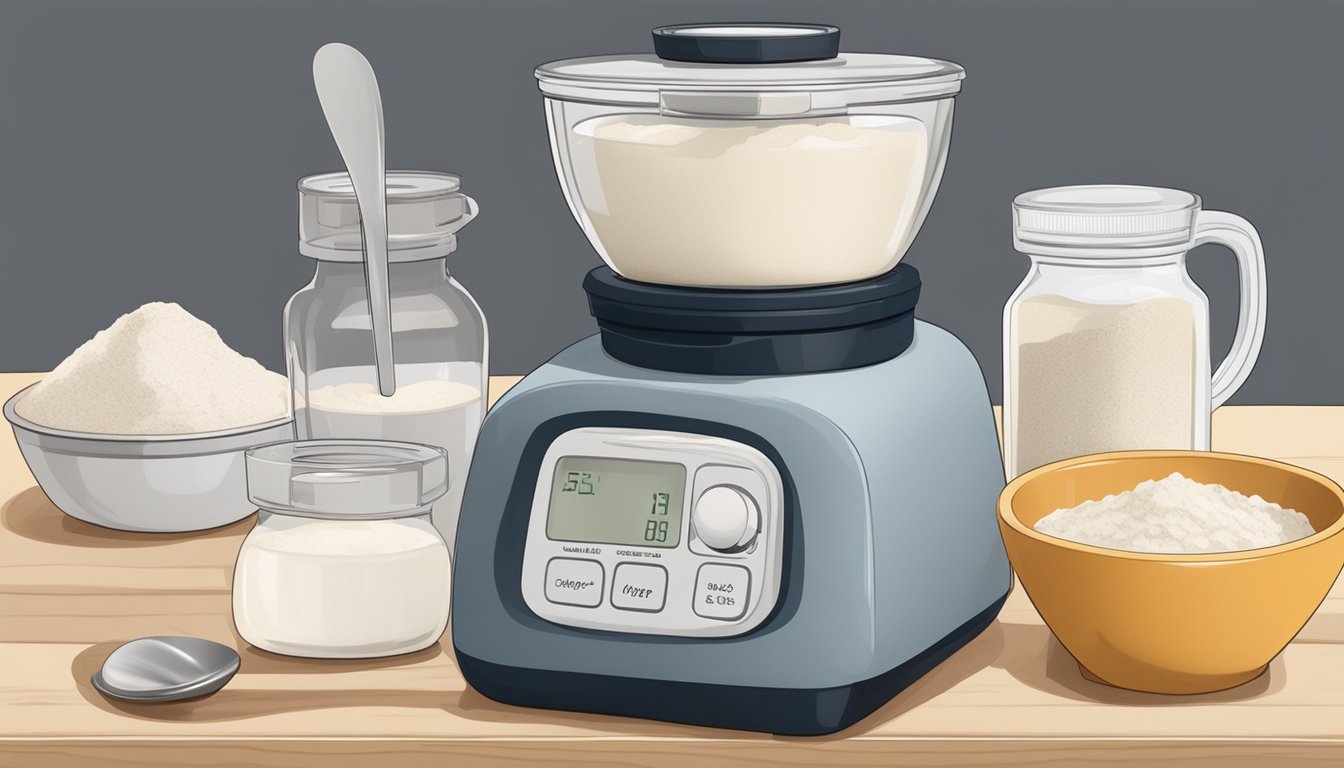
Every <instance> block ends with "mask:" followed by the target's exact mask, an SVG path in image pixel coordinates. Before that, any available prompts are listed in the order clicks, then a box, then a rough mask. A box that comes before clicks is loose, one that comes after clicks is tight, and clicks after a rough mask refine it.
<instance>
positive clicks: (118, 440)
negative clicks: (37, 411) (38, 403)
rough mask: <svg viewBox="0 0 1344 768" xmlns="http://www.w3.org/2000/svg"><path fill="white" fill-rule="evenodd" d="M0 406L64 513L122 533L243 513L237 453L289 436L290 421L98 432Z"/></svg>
mask: <svg viewBox="0 0 1344 768" xmlns="http://www.w3.org/2000/svg"><path fill="white" fill-rule="evenodd" d="M28 389H30V388H25V389H23V390H20V391H19V392H18V394H16V395H14V396H13V397H11V398H10V399H9V402H7V403H5V409H4V410H5V418H6V419H8V420H9V423H10V424H11V425H12V426H13V427H14V439H15V440H17V441H18V444H19V450H20V451H21V452H22V453H23V460H24V461H25V462H27V463H28V469H29V470H30V471H32V473H33V477H34V478H36V479H37V484H38V485H39V486H41V488H42V491H43V492H44V493H46V494H47V498H49V499H51V502H52V503H53V504H55V505H56V506H57V508H59V509H60V510H61V511H62V512H64V513H65V514H67V515H69V516H71V517H73V518H76V519H79V520H83V521H85V522H88V523H93V524H94V525H101V526H103V527H105V528H115V529H117V530H121V531H144V532H154V533H175V532H183V531H200V530H205V529H207V528H216V527H219V526H221V525H227V524H229V523H232V522H236V521H238V520H241V519H243V518H244V517H247V516H248V515H250V514H252V513H253V512H255V511H256V506H255V505H253V504H252V503H251V502H250V501H248V499H247V475H246V471H245V468H244V463H243V453H244V452H245V451H246V450H247V449H248V448H254V447H256V446H258V445H265V444H267V443H275V442H280V441H282V440H293V439H294V421H293V419H289V418H285V419H277V420H275V421H268V422H265V423H262V424H253V425H251V426H247V427H240V428H238V429H230V430H223V431H219V432H201V433H195V434H184V435H105V434H95V433H89V432H71V431H68V430H63V429H52V428H50V427H44V426H42V425H40V424H34V423H33V422H31V421H29V420H28V419H25V418H23V417H22V416H20V415H19V414H18V413H16V412H15V407H14V406H15V404H16V403H18V401H19V400H20V399H21V398H22V397H23V396H24V394H25V393H26V392H27V391H28Z"/></svg>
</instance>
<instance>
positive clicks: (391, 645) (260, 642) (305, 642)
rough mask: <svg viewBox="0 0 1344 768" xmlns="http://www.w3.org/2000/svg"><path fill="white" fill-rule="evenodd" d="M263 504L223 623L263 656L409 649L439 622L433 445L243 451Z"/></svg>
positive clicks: (444, 471)
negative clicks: (432, 513) (229, 615)
mask: <svg viewBox="0 0 1344 768" xmlns="http://www.w3.org/2000/svg"><path fill="white" fill-rule="evenodd" d="M246 465H247V487H248V498H249V499H251V501H252V503H254V504H256V505H257V506H258V507H260V508H261V511H260V513H259V516H258V520H257V525H256V527H255V528H253V529H252V531H251V532H250V533H248V535H247V538H245V539H243V545H242V548H241V549H240V550H239V552H238V562H237V565H236V567H235V569H234V576H233V621H234V624H235V626H236V627H237V629H238V634H239V635H241V636H242V638H243V639H244V640H246V641H247V642H249V643H251V644H252V645H254V646H256V647H258V648H261V649H262V650H266V651H271V652H273V653H281V654H285V655H289V656H307V657H311V658H325V659H349V658H369V657H375V656H393V655H396V654H400V653H410V652H411V651H418V650H420V649H422V648H427V647H428V646H430V645H433V644H434V643H435V642H436V641H437V640H438V639H439V636H440V635H442V634H443V630H444V628H445V627H446V626H447V625H448V609H449V597H450V594H451V593H450V587H451V584H450V579H451V576H452V568H451V565H450V561H449V556H448V545H447V544H446V543H445V542H444V540H443V538H442V537H441V536H440V535H439V533H438V531H437V530H435V528H434V525H433V523H432V522H431V521H430V505H431V504H432V503H433V502H434V500H435V499H437V498H439V497H441V496H442V495H443V493H444V490H445V487H446V484H447V482H448V457H447V454H446V453H444V452H443V451H442V450H441V449H437V448H431V447H429V446H423V445H410V444H407V443H392V442H376V441H335V440H332V441H327V440H318V441H308V442H296V443H273V444H271V445H266V446H262V447H260V448H254V449H252V450H249V451H248V452H247V459H246Z"/></svg>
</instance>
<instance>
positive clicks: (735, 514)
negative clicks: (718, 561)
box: [691, 485, 761, 553]
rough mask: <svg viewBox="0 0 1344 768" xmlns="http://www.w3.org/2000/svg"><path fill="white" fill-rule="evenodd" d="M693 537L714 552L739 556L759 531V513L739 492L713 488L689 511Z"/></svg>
mask: <svg viewBox="0 0 1344 768" xmlns="http://www.w3.org/2000/svg"><path fill="white" fill-rule="evenodd" d="M691 522H692V523H693V524H694V525H695V533H696V535H697V536H699V537H700V540H701V541H703V542H704V543H705V546H707V547H709V548H710V549H713V550H715V551H716V552H725V553H731V552H741V551H743V550H746V549H748V548H750V547H751V544H752V542H754V541H755V540H756V535H757V534H758V533H759V532H760V528H761V510H760V508H759V507H757V506H756V500H755V499H753V498H752V497H751V496H750V495H749V494H747V493H746V492H745V491H743V490H742V489H741V488H737V487H736V486H732V485H716V486H714V487H712V488H710V489H708V490H706V491H705V492H704V493H702V494H700V498H699V499H697V500H696V502H695V508H694V509H692V510H691Z"/></svg>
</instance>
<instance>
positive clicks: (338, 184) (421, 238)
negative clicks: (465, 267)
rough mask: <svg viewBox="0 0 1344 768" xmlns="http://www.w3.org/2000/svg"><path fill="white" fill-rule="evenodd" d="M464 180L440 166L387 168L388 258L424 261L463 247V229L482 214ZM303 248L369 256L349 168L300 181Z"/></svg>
mask: <svg viewBox="0 0 1344 768" xmlns="http://www.w3.org/2000/svg"><path fill="white" fill-rule="evenodd" d="M477 212H478V209H477V207H476V201H474V200H472V199H471V198H470V197H467V196H466V195H464V194H462V183H461V180H460V179H459V178H458V177H457V176H454V175H453V174H450V173H439V172H437V171H388V172H387V248H388V261H391V262H400V261H419V260H421V259H433V258H438V257H441V256H447V255H448V254H450V253H452V252H453V251H455V250H457V235H456V234H455V233H456V232H457V231H458V230H459V229H461V228H462V227H464V226H466V225H467V223H468V222H470V221H471V220H472V219H473V218H475V217H476V213H477ZM299 253H302V254H303V255H304V256H311V257H313V258H318V259H323V260H326V261H352V262H353V261H363V260H364V246H363V236H362V234H361V233H360V226H359V203H358V202H357V201H356V200H355V190H354V186H353V185H352V184H351V183H350V175H349V174H347V173H345V172H337V173H324V174H320V175H317V176H308V177H305V178H303V179H300V180H299Z"/></svg>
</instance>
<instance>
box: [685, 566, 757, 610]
mask: <svg viewBox="0 0 1344 768" xmlns="http://www.w3.org/2000/svg"><path fill="white" fill-rule="evenodd" d="M750 587H751V571H748V570H747V569H746V568H743V567H742V566H740V565H720V564H718V563H706V564H704V565H702V566H700V570H699V572H697V573H696V575H695V603H694V607H695V612H696V614H697V615H699V616H703V617H704V618H706V619H720V620H722V621H733V620H735V619H740V618H742V617H743V616H744V615H745V614H746V612H747V600H748V597H747V596H748V593H749V592H750Z"/></svg>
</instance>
